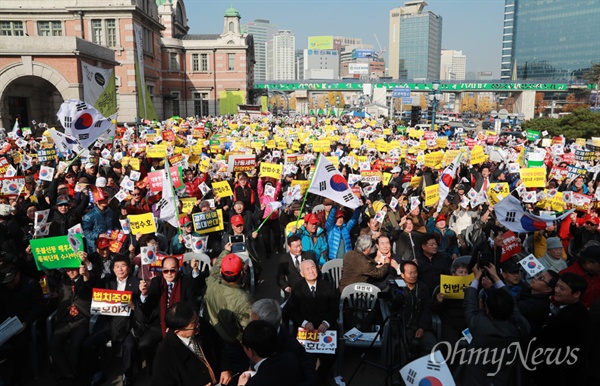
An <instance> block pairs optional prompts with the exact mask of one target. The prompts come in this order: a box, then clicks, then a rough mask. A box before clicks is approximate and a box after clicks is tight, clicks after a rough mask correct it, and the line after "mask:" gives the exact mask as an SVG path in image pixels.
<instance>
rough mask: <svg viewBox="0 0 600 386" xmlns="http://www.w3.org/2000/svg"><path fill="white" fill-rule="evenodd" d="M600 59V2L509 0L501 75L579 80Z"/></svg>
mask: <svg viewBox="0 0 600 386" xmlns="http://www.w3.org/2000/svg"><path fill="white" fill-rule="evenodd" d="M599 61H600V0H506V2H505V8H504V30H503V43H502V70H501V77H502V79H506V80H519V81H527V80H531V81H541V80H547V81H561V82H563V81H565V82H572V81H580V80H581V79H582V75H583V73H584V72H585V70H586V69H588V68H590V67H591V64H592V62H599Z"/></svg>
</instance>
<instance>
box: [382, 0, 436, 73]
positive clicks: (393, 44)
mask: <svg viewBox="0 0 600 386" xmlns="http://www.w3.org/2000/svg"><path fill="white" fill-rule="evenodd" d="M425 6H427V3H426V2H425V1H424V0H413V1H408V2H405V3H404V7H399V8H394V9H392V10H391V11H390V29H389V50H388V60H389V63H388V74H389V76H391V77H392V78H394V79H414V78H425V79H429V80H433V79H439V77H440V52H441V50H442V17H441V16H439V15H436V14H435V13H433V12H431V11H424V8H425Z"/></svg>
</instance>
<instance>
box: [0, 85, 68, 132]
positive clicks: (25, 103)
mask: <svg viewBox="0 0 600 386" xmlns="http://www.w3.org/2000/svg"><path fill="white" fill-rule="evenodd" d="M62 102H63V97H62V95H61V94H60V92H59V91H58V90H57V89H56V87H55V86H54V85H53V84H52V83H50V82H49V81H47V80H46V79H43V78H41V77H38V76H22V77H19V78H16V79H14V80H13V81H12V82H10V83H9V84H8V85H7V86H6V88H5V89H4V92H3V93H2V98H1V100H0V103H1V104H2V110H3V112H4V114H3V120H2V121H3V124H4V125H6V126H5V129H6V130H7V131H10V130H12V127H13V125H14V123H15V119H16V118H19V125H20V126H21V127H26V126H30V127H31V129H32V131H33V134H34V135H36V133H35V129H36V127H34V124H33V122H32V121H35V122H37V123H42V122H43V123H47V124H48V126H50V127H52V126H56V125H57V124H59V122H58V120H57V119H56V113H57V112H58V109H59V108H60V105H61V103H62Z"/></svg>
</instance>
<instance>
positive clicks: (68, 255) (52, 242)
mask: <svg viewBox="0 0 600 386" xmlns="http://www.w3.org/2000/svg"><path fill="white" fill-rule="evenodd" d="M71 237H75V238H76V239H78V240H79V251H80V252H82V251H83V239H82V238H81V235H79V234H75V235H72V236H71ZM30 244H31V252H32V253H33V257H34V258H35V265H36V266H37V268H38V270H40V271H41V270H44V269H53V268H79V266H80V265H81V259H80V258H79V253H75V252H73V249H72V248H71V244H70V243H69V236H56V237H47V238H43V239H33V240H31V242H30Z"/></svg>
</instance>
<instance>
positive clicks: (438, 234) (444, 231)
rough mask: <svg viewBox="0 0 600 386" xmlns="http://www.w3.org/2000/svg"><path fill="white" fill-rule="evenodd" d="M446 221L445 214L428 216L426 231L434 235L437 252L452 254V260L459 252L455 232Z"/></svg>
mask: <svg viewBox="0 0 600 386" xmlns="http://www.w3.org/2000/svg"><path fill="white" fill-rule="evenodd" d="M447 224H448V222H447V221H446V216H444V215H443V214H440V215H438V216H437V217H434V216H432V217H429V219H428V220H427V233H430V234H432V235H433V236H434V237H435V241H436V242H437V244H438V252H439V253H443V254H446V255H448V256H452V260H454V259H456V258H457V257H458V254H459V253H460V251H459V249H458V240H457V238H456V233H454V231H453V230H451V229H448V227H447Z"/></svg>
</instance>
